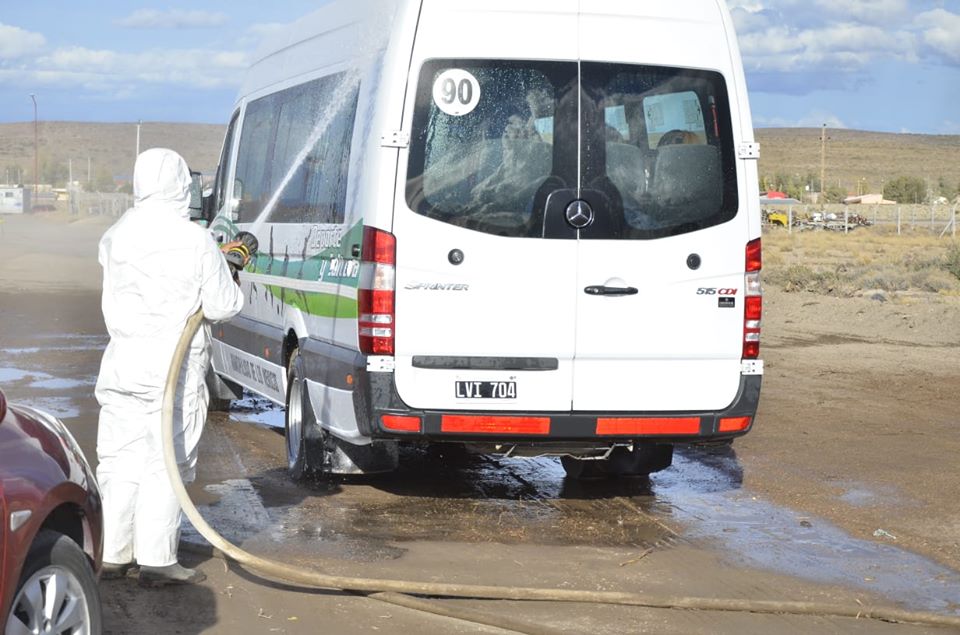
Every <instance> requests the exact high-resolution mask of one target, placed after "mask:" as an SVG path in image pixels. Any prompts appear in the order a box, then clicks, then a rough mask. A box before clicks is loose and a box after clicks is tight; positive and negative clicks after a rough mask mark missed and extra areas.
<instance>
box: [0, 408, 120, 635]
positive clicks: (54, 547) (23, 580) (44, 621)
mask: <svg viewBox="0 0 960 635" xmlns="http://www.w3.org/2000/svg"><path fill="white" fill-rule="evenodd" d="M0 518H2V521H3V524H2V526H0V616H2V618H0V619H2V621H0V624H2V625H3V627H4V633H6V635H28V634H30V633H58V634H65V635H99V633H100V632H101V629H102V619H101V607H100V591H99V589H98V586H97V572H99V570H100V564H101V555H102V548H103V544H102V539H103V518H102V507H101V501H100V490H99V488H98V487H97V483H96V480H95V478H94V474H93V471H92V470H91V469H90V466H89V464H88V463H87V460H86V458H84V456H83V452H81V450H80V447H79V446H78V445H77V442H76V440H75V439H74V438H73V436H72V435H71V434H70V432H69V431H68V430H67V429H66V427H65V426H64V425H63V422H61V421H60V420H59V419H57V418H56V417H54V416H52V415H50V414H48V413H46V412H43V411H40V410H36V409H33V408H27V407H23V406H15V405H10V404H8V403H7V401H6V397H5V396H4V394H3V393H2V392H0Z"/></svg>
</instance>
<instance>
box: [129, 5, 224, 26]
mask: <svg viewBox="0 0 960 635" xmlns="http://www.w3.org/2000/svg"><path fill="white" fill-rule="evenodd" d="M228 21H229V18H228V17H227V15H226V14H224V13H214V12H212V11H186V10H182V9H170V10H169V11H158V10H157V9H139V10H137V11H134V12H133V13H131V14H130V15H128V16H127V17H125V18H120V19H119V20H116V21H115V22H114V23H115V24H116V25H117V26H120V27H125V28H128V29H202V28H208V27H218V26H223V25H224V24H226V23H227V22H228Z"/></svg>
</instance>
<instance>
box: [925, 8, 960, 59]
mask: <svg viewBox="0 0 960 635" xmlns="http://www.w3.org/2000/svg"><path fill="white" fill-rule="evenodd" d="M915 23H916V25H917V26H918V27H919V29H920V35H921V38H922V39H923V43H924V44H926V45H927V46H928V47H930V48H931V49H932V50H933V51H935V52H936V53H937V54H939V55H941V56H943V57H945V58H946V59H947V61H949V62H952V63H955V64H960V15H957V14H956V13H950V12H949V11H946V10H944V9H934V10H933V11H927V12H925V13H921V14H920V15H918V16H917V18H916V20H915Z"/></svg>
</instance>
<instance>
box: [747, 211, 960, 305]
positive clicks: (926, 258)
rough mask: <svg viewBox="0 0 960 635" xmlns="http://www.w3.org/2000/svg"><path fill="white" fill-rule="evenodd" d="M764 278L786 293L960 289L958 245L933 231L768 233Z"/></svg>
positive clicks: (945, 291)
mask: <svg viewBox="0 0 960 635" xmlns="http://www.w3.org/2000/svg"><path fill="white" fill-rule="evenodd" d="M764 259H765V264H766V266H765V267H764V273H763V276H764V281H765V282H766V283H768V284H772V285H775V286H779V287H781V288H783V289H784V290H785V291H807V292H813V293H820V294H825V295H839V296H847V295H855V294H857V293H859V292H862V291H866V290H871V289H882V290H884V291H887V292H890V293H897V292H910V291H919V292H925V293H938V294H945V295H953V294H956V293H960V243H957V242H949V241H946V240H942V239H939V238H938V237H937V236H935V235H931V234H925V235H924V234H911V235H901V236H897V235H896V234H895V233H894V234H890V233H888V232H877V231H875V228H869V229H867V228H860V229H858V230H857V231H856V233H854V232H851V233H850V234H846V235H844V234H843V233H838V232H827V231H817V232H796V233H794V234H793V235H784V234H783V233H780V232H777V233H770V235H765V236H764Z"/></svg>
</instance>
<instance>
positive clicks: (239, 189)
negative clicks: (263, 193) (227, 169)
mask: <svg viewBox="0 0 960 635" xmlns="http://www.w3.org/2000/svg"><path fill="white" fill-rule="evenodd" d="M242 200H243V181H241V180H240V179H234V180H233V198H232V199H230V201H229V203H228V204H227V211H228V215H229V217H230V220H233V221H235V220H239V219H240V202H241V201H242Z"/></svg>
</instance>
